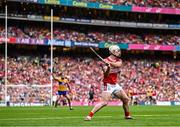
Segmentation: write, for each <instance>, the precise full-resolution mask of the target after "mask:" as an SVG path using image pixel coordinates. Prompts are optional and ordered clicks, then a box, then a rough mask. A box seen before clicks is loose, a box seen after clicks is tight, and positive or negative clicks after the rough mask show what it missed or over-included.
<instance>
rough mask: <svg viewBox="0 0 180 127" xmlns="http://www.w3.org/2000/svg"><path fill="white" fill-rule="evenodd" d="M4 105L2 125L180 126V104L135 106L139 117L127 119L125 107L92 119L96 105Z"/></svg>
mask: <svg viewBox="0 0 180 127" xmlns="http://www.w3.org/2000/svg"><path fill="white" fill-rule="evenodd" d="M74 109H75V110H72V111H70V110H69V109H68V108H67V107H58V108H53V107H0V127H2V126H42V127H44V126H61V127H66V126H71V127H82V126H83V127H97V126H101V127H102V126H103V127H105V126H106V127H112V126H117V127H125V126H127V127H130V126H132V127H147V126H149V127H150V126H151V127H165V126H171V127H172V126H177V127H180V106H132V107H131V112H132V115H133V117H134V118H135V119H133V120H125V119H124V115H123V114H124V113H123V110H122V107H105V108H103V109H102V110H101V111H99V112H98V113H97V114H95V116H94V118H93V119H92V121H84V117H85V116H86V115H87V114H88V112H89V111H90V110H91V109H92V107H74Z"/></svg>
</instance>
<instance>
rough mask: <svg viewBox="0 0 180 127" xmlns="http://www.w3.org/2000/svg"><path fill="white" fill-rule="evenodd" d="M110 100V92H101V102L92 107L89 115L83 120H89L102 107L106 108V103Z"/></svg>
mask: <svg viewBox="0 0 180 127" xmlns="http://www.w3.org/2000/svg"><path fill="white" fill-rule="evenodd" d="M110 98H111V93H110V92H106V91H104V92H102V100H101V102H99V103H98V104H96V105H95V106H94V108H93V109H92V110H91V112H90V113H89V115H88V116H87V117H86V118H85V120H87V121H88V120H91V119H92V117H93V115H94V114H95V113H96V112H98V111H99V110H100V109H102V108H103V107H104V106H106V105H107V104H108V101H109V100H110Z"/></svg>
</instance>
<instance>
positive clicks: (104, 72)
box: [100, 63, 110, 76]
mask: <svg viewBox="0 0 180 127" xmlns="http://www.w3.org/2000/svg"><path fill="white" fill-rule="evenodd" d="M105 65H106V66H104V65H102V64H101V65H100V67H101V69H102V71H103V74H104V76H108V74H109V72H110V65H109V64H108V63H107V64H105Z"/></svg>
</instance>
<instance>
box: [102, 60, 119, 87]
mask: <svg viewBox="0 0 180 127" xmlns="http://www.w3.org/2000/svg"><path fill="white" fill-rule="evenodd" d="M105 60H107V61H109V62H118V61H121V59H120V58H116V59H110V58H109V57H107V58H106V59H105ZM119 71H120V69H119V67H111V66H110V72H109V74H108V76H105V77H104V79H103V82H104V84H107V83H109V84H114V85H115V84H116V83H117V78H118V73H119Z"/></svg>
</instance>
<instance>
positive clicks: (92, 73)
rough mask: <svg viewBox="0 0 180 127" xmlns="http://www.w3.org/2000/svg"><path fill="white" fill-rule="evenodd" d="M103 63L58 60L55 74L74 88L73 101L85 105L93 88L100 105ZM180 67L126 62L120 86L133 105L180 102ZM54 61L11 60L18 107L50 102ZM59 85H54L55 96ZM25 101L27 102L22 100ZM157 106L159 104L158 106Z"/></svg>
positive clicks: (13, 94)
mask: <svg viewBox="0 0 180 127" xmlns="http://www.w3.org/2000/svg"><path fill="white" fill-rule="evenodd" d="M99 63H100V61H99V60H97V59H96V58H90V57H84V56H80V57H79V56H75V57H73V56H71V57H68V56H63V57H62V56H61V57H55V58H54V68H53V72H54V74H55V75H57V76H59V75H60V73H63V75H65V76H66V77H67V78H68V80H69V84H70V86H71V97H72V100H73V101H78V102H84V101H86V100H87V98H88V92H89V90H90V87H91V86H93V87H94V92H95V96H94V100H95V102H97V101H99V99H100V93H101V85H102V77H103V74H102V71H101V68H100V66H99ZM179 69H180V63H179V62H178V61H172V60H170V61H169V60H147V59H124V61H123V65H122V67H121V68H120V71H121V73H120V76H119V79H120V80H119V81H118V82H119V84H120V85H122V86H123V88H124V89H125V90H126V92H127V93H128V95H129V97H130V98H131V99H132V103H133V104H141V103H146V102H149V101H150V100H149V99H151V100H153V101H180V84H179V82H180V71H179ZM3 71H4V57H3V56H0V79H1V80H0V91H1V93H0V95H1V97H0V98H1V99H3V97H4V93H3V92H4V85H3V84H4V73H3ZM50 75H51V74H50V59H49V57H47V56H46V55H44V56H42V57H40V56H37V57H35V56H17V57H10V56H9V57H8V78H7V80H8V95H10V98H11V101H12V102H14V103H17V102H21V101H22V100H26V102H29V103H35V102H41V101H43V102H46V101H47V103H48V101H50V92H51V89H50V86H49V85H50ZM57 86H58V84H57V82H55V81H53V94H54V95H55V94H56V92H57V91H56V90H57ZM22 98H24V99H22ZM154 103H155V102H154Z"/></svg>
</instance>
